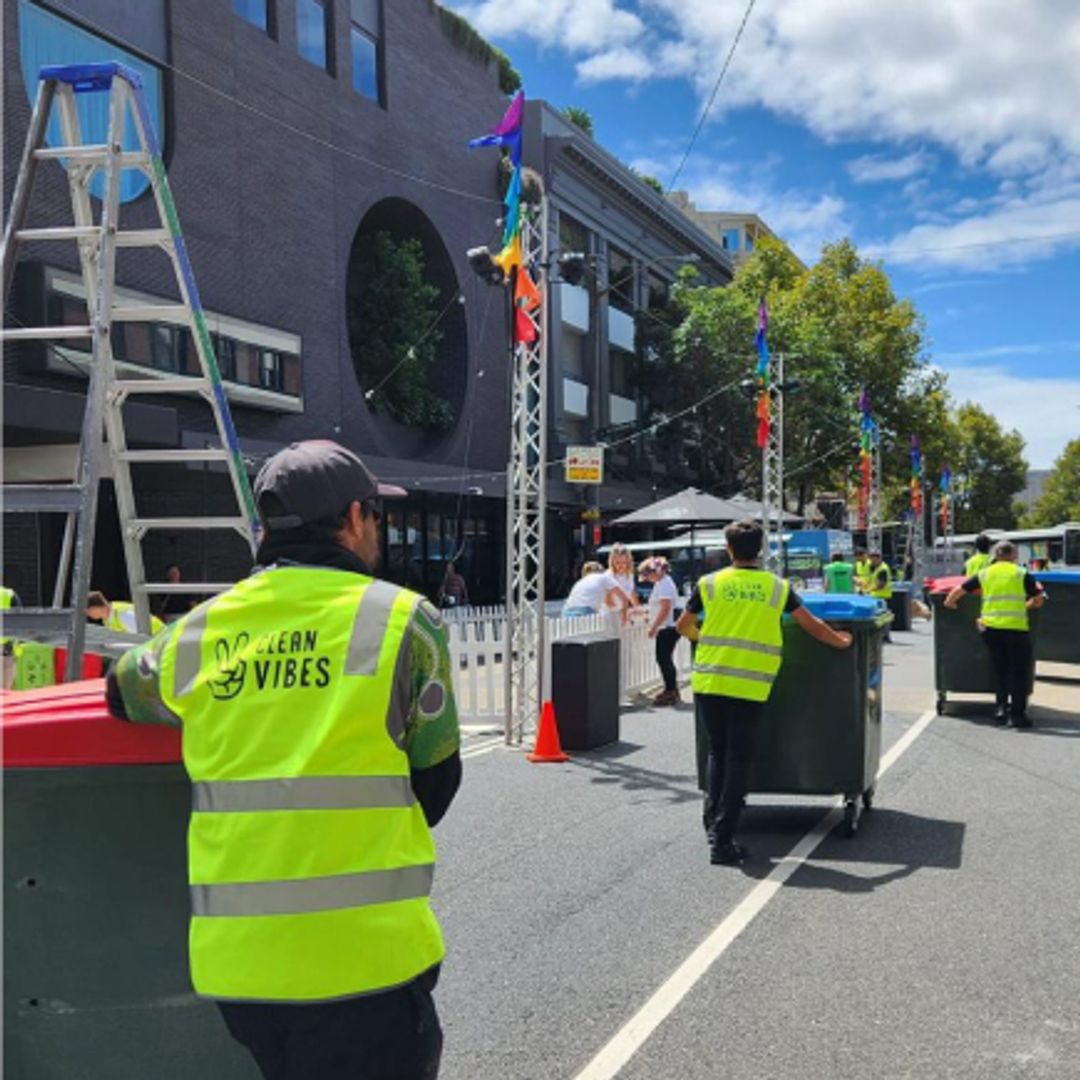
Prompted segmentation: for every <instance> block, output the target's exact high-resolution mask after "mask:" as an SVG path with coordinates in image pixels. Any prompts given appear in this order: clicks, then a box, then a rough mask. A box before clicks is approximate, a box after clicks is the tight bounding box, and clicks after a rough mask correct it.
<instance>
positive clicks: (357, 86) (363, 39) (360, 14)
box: [349, 0, 382, 103]
mask: <svg viewBox="0 0 1080 1080" xmlns="http://www.w3.org/2000/svg"><path fill="white" fill-rule="evenodd" d="M349 15H350V20H351V24H350V26H349V48H350V50H351V52H352V86H353V89H354V90H355V91H356V92H357V93H358V94H361V95H363V96H364V97H366V98H370V99H371V100H372V101H378V102H380V103H381V102H382V94H381V93H380V91H379V81H380V80H379V52H380V43H381V41H382V22H381V20H380V17H379V0H350V4H349Z"/></svg>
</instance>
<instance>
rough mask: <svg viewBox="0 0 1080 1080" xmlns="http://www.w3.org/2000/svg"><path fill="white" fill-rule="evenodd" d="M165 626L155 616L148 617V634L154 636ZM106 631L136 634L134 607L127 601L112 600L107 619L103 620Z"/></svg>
mask: <svg viewBox="0 0 1080 1080" xmlns="http://www.w3.org/2000/svg"><path fill="white" fill-rule="evenodd" d="M164 627H165V624H164V623H163V622H162V621H161V620H160V619H159V618H158V617H157V616H156V615H151V616H150V633H151V634H156V633H157V632H158V631H159V630H162V629H164ZM105 629H106V630H119V631H120V632H121V633H128V634H134V633H136V632H137V631H136V626H135V605H134V604H133V603H131V602H130V601H129V600H113V601H111V602H110V603H109V617H108V618H107V619H106V620H105Z"/></svg>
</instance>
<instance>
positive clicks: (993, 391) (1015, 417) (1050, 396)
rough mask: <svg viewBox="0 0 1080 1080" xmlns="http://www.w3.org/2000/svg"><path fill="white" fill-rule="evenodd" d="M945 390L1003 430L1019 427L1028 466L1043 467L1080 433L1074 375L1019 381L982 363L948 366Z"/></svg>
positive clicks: (1079, 395) (1078, 383)
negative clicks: (977, 407) (971, 403)
mask: <svg viewBox="0 0 1080 1080" xmlns="http://www.w3.org/2000/svg"><path fill="white" fill-rule="evenodd" d="M949 389H950V390H951V391H952V394H953V396H954V397H955V399H956V400H957V401H961V402H962V401H974V402H976V403H978V404H979V405H981V406H982V407H983V408H984V409H986V410H987V412H989V413H991V414H992V415H993V416H995V417H997V419H998V421H999V422H1000V424H1001V426H1002V427H1003V428H1005V429H1006V430H1010V429H1012V428H1015V429H1016V430H1017V431H1019V432H1020V434H1021V435H1023V436H1024V440H1025V442H1026V443H1027V447H1026V449H1025V452H1024V453H1025V457H1026V458H1027V460H1028V464H1029V465H1030V466H1031V468H1033V469H1049V468H1050V467H1051V466H1052V465H1053V464H1054V461H1055V459H1056V458H1058V457H1059V456H1060V455H1061V452H1062V450H1064V448H1065V444H1066V443H1067V442H1068V441H1069V440H1070V439H1075V438H1076V437H1077V434H1078V433H1080V378H1075V379H1064V378H1053V379H1024V378H1021V377H1020V376H1018V375H1013V374H1010V373H1009V372H1008V371H1007V370H1005V369H1004V368H998V367H986V366H984V365H982V366H979V367H971V368H956V369H953V370H950V371H949Z"/></svg>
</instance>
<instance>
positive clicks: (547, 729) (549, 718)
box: [528, 701, 570, 762]
mask: <svg viewBox="0 0 1080 1080" xmlns="http://www.w3.org/2000/svg"><path fill="white" fill-rule="evenodd" d="M528 758H529V760H530V761H532V762H542V761H569V760H570V758H569V757H568V756H567V755H566V754H564V753H563V749H562V747H561V746H560V745H559V729H558V726H557V725H556V723H555V706H554V705H552V703H551V702H550V701H545V702H544V707H543V708H542V709H541V710H540V730H539V731H537V733H536V745H535V746H534V747H533V752H532V753H531V754H529V755H528Z"/></svg>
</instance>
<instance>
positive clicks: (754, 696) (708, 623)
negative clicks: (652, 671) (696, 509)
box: [677, 521, 851, 865]
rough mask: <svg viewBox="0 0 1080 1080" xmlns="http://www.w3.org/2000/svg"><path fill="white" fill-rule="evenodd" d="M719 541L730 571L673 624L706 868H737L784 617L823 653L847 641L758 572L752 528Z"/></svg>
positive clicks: (708, 584) (711, 581) (707, 583)
mask: <svg viewBox="0 0 1080 1080" xmlns="http://www.w3.org/2000/svg"><path fill="white" fill-rule="evenodd" d="M724 535H725V539H726V540H727V552H728V555H729V556H730V558H731V566H729V567H728V568H727V569H726V570H719V571H717V572H716V573H713V574H708V575H706V576H705V577H703V578H702V579H701V580H700V581H699V582H698V585H697V588H696V589H695V590H694V593H693V595H692V596H691V598H690V600H689V602H688V603H687V605H686V609H685V610H684V611H683V613H682V615H681V616H680V617H679V621H678V624H677V629H678V631H679V633H680V634H682V635H683V637H687V638H689V639H690V640H691V641H693V642H696V648H695V650H694V666H693V671H692V673H691V677H690V681H691V685H692V687H693V690H694V698H695V703H696V704H697V705H698V706H699V707H700V709H701V717H702V720H703V722H704V724H705V728H706V731H707V732H708V735H709V750H710V754H709V768H708V777H707V789H708V790H707V794H706V804H705V805H706V816H707V817H708V816H709V815H710V814H711V815H712V816H713V820H712V822H711V828H709V822H708V821H707V822H706V829H707V831H708V832H709V844H710V861H711V862H712V863H713V864H714V865H717V864H731V863H739V862H742V861H743V860H744V859H745V858H746V857H747V855H748V854H749V852H747V850H746V848H744V847H743V846H742V845H741V844H737V843H736V842H735V829H736V826H737V825H738V823H739V815H740V813H741V811H742V805H743V802H744V800H745V798H746V786H747V784H746V782H747V770H748V768H749V765H750V759H751V755H752V753H753V744H754V732H755V728H756V726H757V723H758V720H759V718H760V716H761V711H762V709H763V707H764V705H765V702H766V701H768V699H769V695H770V693H771V692H772V687H773V682H774V681H775V679H776V675H777V672H779V670H780V660H781V653H782V651H783V649H782V644H783V635H782V632H781V620H782V619H783V616H784V612H790V614H791V617H792V618H793V619H794V620H795V621H796V622H797V623H798V624H799V626H801V627H802V628H803V629H804V630H806V631H807V632H808V633H809V634H811V635H812V636H813V637H815V638H817V639H818V640H819V641H823V642H825V644H827V645H831V646H833V647H834V648H837V649H846V648H847V647H848V646H849V645H850V644H851V635H850V634H849V633H847V632H846V631H837V630H834V629H833V628H832V627H831V626H829V625H828V624H827V623H824V622H822V621H821V620H820V619H818V618H817V617H816V616H814V615H811V614H810V612H809V611H807V609H806V608H805V607H804V606H803V603H802V601H801V600H800V599H799V596H798V594H797V593H796V592H795V591H794V590H793V589H792V588H791V587H790V585H789V584H788V582H786V581H784V580H783V579H782V578H778V577H776V576H775V575H774V574H771V573H769V572H768V571H766V570H762V569H761V567H760V566H759V564H758V559H759V557H760V555H761V545H762V542H763V540H764V533H763V531H762V528H761V525H760V524H759V523H758V522H756V521H737V522H735V523H734V524H732V525H729V526H728V527H727V530H726V531H725V534H724ZM699 618H700V621H699Z"/></svg>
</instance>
